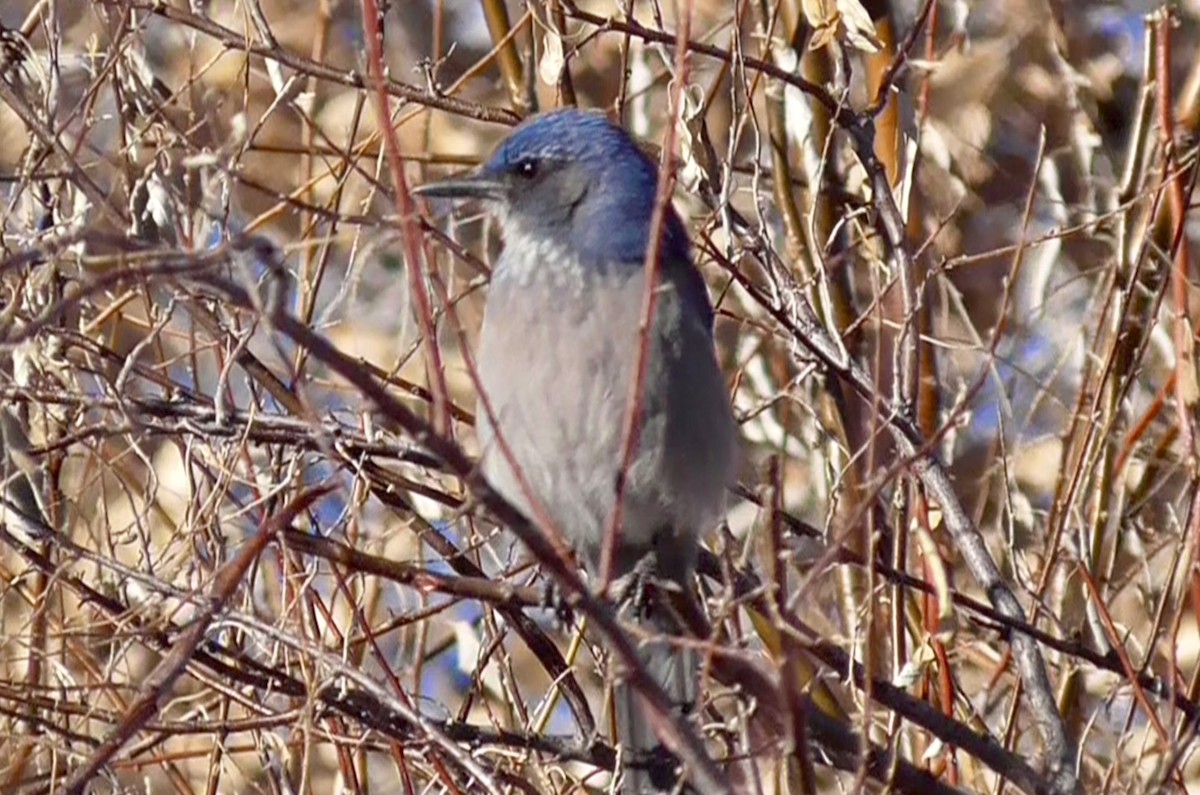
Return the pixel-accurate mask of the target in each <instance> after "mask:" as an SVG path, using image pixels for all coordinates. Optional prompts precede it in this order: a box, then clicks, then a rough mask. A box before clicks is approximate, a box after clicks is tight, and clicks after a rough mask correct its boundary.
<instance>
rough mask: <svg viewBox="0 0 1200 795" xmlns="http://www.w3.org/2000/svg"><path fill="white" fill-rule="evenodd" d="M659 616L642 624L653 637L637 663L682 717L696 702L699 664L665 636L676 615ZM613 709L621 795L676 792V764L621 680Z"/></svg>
mask: <svg viewBox="0 0 1200 795" xmlns="http://www.w3.org/2000/svg"><path fill="white" fill-rule="evenodd" d="M663 612H664V611H661V610H655V611H654V614H653V615H651V616H647V617H645V618H644V619H643V620H642V625H643V626H644V627H645V628H646V629H647V630H648V634H649V635H650V636H651V637H649V638H647V639H646V640H645V641H644V642H642V643H641V644H640V645H639V646H638V661H639V662H640V663H641V664H642V666H643V667H644V668H645V670H646V672H647V673H648V674H649V675H650V677H651V678H652V679H653V680H654V681H655V682H657V683H658V685H659V686H660V687H661V688H662V689H663V691H664V692H665V693H666V694H667V698H668V699H669V700H670V701H671V704H672V706H673V707H674V708H675V710H676V711H677V712H678V713H679V714H686V713H687V712H689V711H691V710H692V709H693V708H694V706H695V704H696V697H697V693H698V690H699V682H698V680H699V676H700V660H699V657H698V655H697V652H696V650H695V649H692V648H681V647H679V646H675V645H672V644H671V643H670V641H669V640H668V639H667V638H665V637H663V636H664V635H676V634H678V633H679V626H678V622H677V621H676V620H675V617H674V616H671V615H664V614H663ZM613 711H614V714H615V717H616V721H617V739H618V741H619V742H620V744H621V748H622V752H621V756H622V759H623V760H624V762H623V763H622V765H621V773H622V784H621V792H622V793H624V795H642V794H643V793H665V792H673V791H676V787H677V784H678V771H676V770H675V763H674V762H673V761H672V757H671V756H670V755H669V754H666V753H663V752H662V750H661V743H660V742H659V740H658V737H657V735H655V733H654V729H653V728H651V725H650V721H649V720H648V719H647V717H646V714H645V710H644V708H643V706H642V703H641V700H640V698H639V696H638V694H637V693H636V692H635V689H634V688H633V687H632V686H631V685H629V684H628V683H627V682H625V681H621V680H618V681H617V682H616V683H615V684H614V685H613ZM684 791H685V792H688V791H690V790H684Z"/></svg>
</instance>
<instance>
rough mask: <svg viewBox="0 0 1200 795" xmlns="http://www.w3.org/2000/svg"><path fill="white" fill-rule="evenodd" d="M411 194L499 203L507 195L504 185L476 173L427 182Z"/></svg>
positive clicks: (490, 177)
mask: <svg viewBox="0 0 1200 795" xmlns="http://www.w3.org/2000/svg"><path fill="white" fill-rule="evenodd" d="M413 193H415V194H417V195H418V196H425V197H427V198H430V199H481V200H483V201H499V200H500V199H503V198H504V197H505V196H506V195H507V191H506V190H505V185H504V183H503V182H501V181H500V180H498V179H496V178H495V177H492V176H487V175H484V174H480V173H478V172H475V173H469V174H462V175H460V176H457V177H450V178H448V179H443V180H439V181H438V182H427V183H425V184H424V185H420V186H418V187H416V188H413Z"/></svg>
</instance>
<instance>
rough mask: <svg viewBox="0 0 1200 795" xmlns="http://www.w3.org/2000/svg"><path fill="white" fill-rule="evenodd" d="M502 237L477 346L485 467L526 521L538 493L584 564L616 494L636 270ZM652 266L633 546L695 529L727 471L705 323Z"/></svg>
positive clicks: (633, 338) (627, 536)
mask: <svg viewBox="0 0 1200 795" xmlns="http://www.w3.org/2000/svg"><path fill="white" fill-rule="evenodd" d="M511 251H514V247H512V246H510V247H509V248H508V249H506V252H505V254H504V255H503V256H502V258H501V262H500V263H499V264H498V267H497V270H496V275H495V277H494V279H493V284H492V287H491V292H490V294H489V297H488V306H487V312H486V316H485V320H484V326H483V331H482V335H481V340H480V349H479V353H478V363H479V375H480V382H481V383H480V385H481V388H482V391H483V394H484V395H485V396H486V399H482V398H481V400H480V401H479V405H478V411H477V423H478V428H479V436H480V442H481V447H482V455H483V466H484V473H485V474H486V476H487V477H488V479H489V481H491V482H492V484H493V485H494V486H496V487H497V488H498V489H499V490H500V491H501V493H503V494H504V495H505V496H506V497H507V498H508V499H509V500H511V501H513V502H514V503H515V504H517V505H518V506H520V507H521V508H522V509H523V510H524V511H525V512H526V513H527V514H529V515H530V516H531V517H532V518H534V519H535V521H536V520H537V515H538V513H539V511H538V510H537V509H535V508H534V505H535V503H537V504H540V507H541V509H542V511H543V512H544V513H543V515H544V516H545V518H547V519H548V520H549V521H550V522H551V523H553V525H554V526H555V527H556V529H557V530H558V531H559V532H561V533H562V534H563V535H564V536H565V538H566V540H567V542H568V543H569V544H571V545H572V546H573V547H574V548H575V549H576V550H577V551H578V552H579V554H580V555H581V557H582V558H583V560H584V562H585V564H588V565H589V567H594V565H595V564H596V562H597V560H598V554H599V543H600V539H601V538H602V536H603V533H604V532H605V529H606V528H607V527H608V524H609V522H610V521H611V515H612V512H613V509H614V505H615V500H614V496H615V490H616V481H617V473H618V472H619V470H620V467H621V462H622V452H623V450H622V433H623V429H624V426H625V422H626V413H627V409H628V405H629V399H628V398H629V394H630V388H631V383H632V379H633V377H634V371H635V367H636V362H637V355H638V344H639V335H638V328H639V322H640V318H641V311H642V291H643V283H644V280H643V277H642V273H641V269H640V268H636V267H629V266H621V267H619V268H613V269H611V270H609V271H604V272H601V271H598V270H596V269H586V270H585V269H582V268H571V269H562V267H561V263H562V260H561V259H555V258H549V260H550V261H551V262H557V263H559V264H558V266H557V267H556V266H554V265H551V266H549V267H547V259H545V258H542V257H538V258H537V259H538V260H539V261H536V262H531V261H516V260H514V258H513V257H512V256H511V255H510V254H509V252H511ZM542 253H543V254H544V253H546V252H542ZM506 258H507V259H506ZM526 259H531V258H526ZM688 267H690V266H688ZM664 276H666V278H665V279H664V281H663V283H662V284H661V285H660V293H659V299H658V307H657V311H656V316H655V323H654V324H653V327H652V329H651V333H650V337H649V342H650V348H649V355H650V359H649V362H648V368H647V373H646V381H645V383H646V389H645V392H644V393H643V399H642V423H641V434H640V444H639V445H638V447H637V450H636V457H635V460H634V464H633V466H632V468H631V469H630V471H629V473H628V478H627V480H626V490H625V496H624V502H623V523H622V541H623V543H625V544H628V545H630V546H631V547H632V546H639V545H646V544H649V543H650V542H651V539H652V537H653V536H654V534H655V533H658V532H660V531H662V530H664V529H667V530H670V531H672V532H676V533H681V534H695V533H698V532H700V531H701V530H703V529H707V528H708V527H709V526H710V525H711V524H712V523H713V522H714V521H715V520H716V519H717V518H718V517H719V514H720V512H721V510H722V508H723V504H724V489H725V486H726V485H727V484H728V483H729V482H730V481H731V479H732V474H733V473H732V470H733V463H734V457H735V454H734V448H735V443H734V436H735V434H734V425H733V420H732V413H731V410H730V406H729V400H728V396H727V393H726V391H725V384H724V380H723V378H722V377H721V374H720V372H719V370H718V368H717V364H716V360H715V357H714V354H713V350H712V342H711V339H710V337H709V334H708V330H707V329H706V328H705V327H704V324H703V323H702V322H700V320H699V319H698V318H694V317H693V316H692V314H693V313H691V312H690V310H689V309H688V307H687V305H686V304H685V303H684V302H683V301H681V299H680V294H679V291H678V289H677V285H676V284H675V282H674V280H673V279H672V278H671V276H672V274H670V273H669V272H668V273H664ZM489 409H490V412H491V414H492V415H493V416H494V418H495V421H496V426H493V424H492V422H491V421H490V420H489ZM497 427H498V428H499V434H497V433H496V428H497ZM498 437H499V438H498ZM501 439H502V440H503V443H504V444H503V445H502V444H501V442H500V440H501ZM505 446H506V447H507V449H508V454H506V453H505V450H504V447H505ZM510 455H511V460H510ZM617 573H618V574H620V573H621V572H617Z"/></svg>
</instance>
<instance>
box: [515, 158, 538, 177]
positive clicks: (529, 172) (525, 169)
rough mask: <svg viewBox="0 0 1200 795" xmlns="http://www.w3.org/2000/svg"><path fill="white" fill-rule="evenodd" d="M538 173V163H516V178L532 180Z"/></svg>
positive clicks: (528, 161) (527, 161) (532, 161)
mask: <svg viewBox="0 0 1200 795" xmlns="http://www.w3.org/2000/svg"><path fill="white" fill-rule="evenodd" d="M537 173H538V162H537V161H536V160H532V159H530V160H522V161H521V162H520V163H517V176H519V177H522V178H524V179H533V178H534V177H536V176H537Z"/></svg>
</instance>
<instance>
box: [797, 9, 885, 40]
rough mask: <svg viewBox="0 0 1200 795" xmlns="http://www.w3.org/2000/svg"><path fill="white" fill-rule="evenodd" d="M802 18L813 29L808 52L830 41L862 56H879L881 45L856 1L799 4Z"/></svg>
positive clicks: (868, 15) (864, 11) (873, 25)
mask: <svg viewBox="0 0 1200 795" xmlns="http://www.w3.org/2000/svg"><path fill="white" fill-rule="evenodd" d="M803 7H804V18H805V19H806V20H808V24H809V25H811V26H812V28H813V37H812V40H811V41H810V42H809V48H810V49H813V50H819V49H820V48H822V47H824V46H826V45H827V44H829V42H830V41H832V40H833V39H835V38H836V39H839V40H841V41H842V42H843V43H845V44H847V45H849V46H850V47H853V48H854V49H856V50H862V51H863V52H879V51H880V50H881V49H882V48H883V42H881V41H880V40H879V37H878V36H877V35H876V33H875V24H874V23H873V22H872V21H871V15H870V14H868V13H867V10H866V9H865V8H863V6H862V3H860V2H859V0H803Z"/></svg>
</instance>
